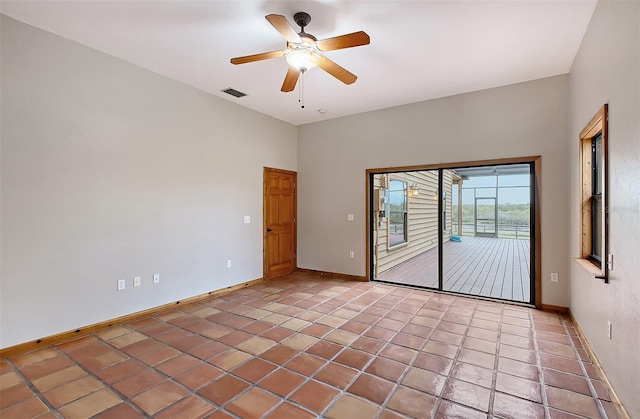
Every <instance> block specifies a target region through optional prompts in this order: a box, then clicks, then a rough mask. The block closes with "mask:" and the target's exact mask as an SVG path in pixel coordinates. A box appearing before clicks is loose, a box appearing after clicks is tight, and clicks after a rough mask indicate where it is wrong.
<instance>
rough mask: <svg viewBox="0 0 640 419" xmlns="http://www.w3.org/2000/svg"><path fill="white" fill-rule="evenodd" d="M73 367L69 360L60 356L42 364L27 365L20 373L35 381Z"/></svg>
mask: <svg viewBox="0 0 640 419" xmlns="http://www.w3.org/2000/svg"><path fill="white" fill-rule="evenodd" d="M71 365H73V364H72V362H71V361H70V360H69V358H67V357H66V356H61V355H59V356H54V357H52V358H48V359H46V360H44V361H41V362H37V363H34V364H30V365H27V366H25V367H23V368H20V371H21V372H22V374H24V376H25V377H27V378H28V379H30V380H32V381H33V380H36V379H38V378H40V377H43V376H45V375H48V374H51V373H53V372H56V371H60V370H61V369H64V368H67V367H70V366H71Z"/></svg>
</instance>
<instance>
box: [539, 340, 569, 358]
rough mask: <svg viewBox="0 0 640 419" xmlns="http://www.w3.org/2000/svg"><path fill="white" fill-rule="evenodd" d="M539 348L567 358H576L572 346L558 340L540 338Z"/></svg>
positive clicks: (541, 350)
mask: <svg viewBox="0 0 640 419" xmlns="http://www.w3.org/2000/svg"><path fill="white" fill-rule="evenodd" d="M538 350H539V351H540V352H544V353H547V354H550V355H556V356H563V357H565V358H571V359H575V358H576V353H575V351H574V349H573V347H572V346H569V345H568V344H567V345H563V344H561V343H556V342H547V341H542V340H538Z"/></svg>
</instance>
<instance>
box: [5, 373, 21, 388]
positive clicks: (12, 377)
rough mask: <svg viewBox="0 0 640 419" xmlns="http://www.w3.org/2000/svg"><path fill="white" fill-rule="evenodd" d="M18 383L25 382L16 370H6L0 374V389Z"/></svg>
mask: <svg viewBox="0 0 640 419" xmlns="http://www.w3.org/2000/svg"><path fill="white" fill-rule="evenodd" d="M18 384H23V381H22V378H20V376H18V374H16V373H15V372H6V373H4V374H2V375H0V390H5V389H8V388H10V387H13V386H15V385H18Z"/></svg>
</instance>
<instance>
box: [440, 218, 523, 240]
mask: <svg viewBox="0 0 640 419" xmlns="http://www.w3.org/2000/svg"><path fill="white" fill-rule="evenodd" d="M497 228H498V235H497V236H498V237H500V238H505V239H523V240H524V239H530V238H531V226H530V225H528V224H526V225H513V224H498V226H497ZM491 231H493V226H492V225H491V226H489V225H482V224H480V225H478V232H479V233H487V232H491ZM452 232H453V233H452V234H453V235H456V236H473V235H475V227H474V224H473V223H462V233H460V232H459V231H458V223H457V222H454V223H453V229H452Z"/></svg>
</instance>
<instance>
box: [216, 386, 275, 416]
mask: <svg viewBox="0 0 640 419" xmlns="http://www.w3.org/2000/svg"><path fill="white" fill-rule="evenodd" d="M279 402H280V398H278V397H275V396H273V395H271V394H269V393H267V392H266V391H264V390H261V389H259V388H255V387H254V388H252V389H251V390H249V391H247V392H246V393H244V394H243V395H241V396H240V397H239V398H237V399H236V400H234V401H232V402H231V403H229V404H228V405H227V406H226V408H227V409H228V410H229V411H231V412H233V413H235V414H237V415H238V416H240V417H254V418H260V417H264V416H265V414H266V413H267V412H268V411H270V410H271V409H273V407H274V406H275V405H277V404H278V403H279Z"/></svg>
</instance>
